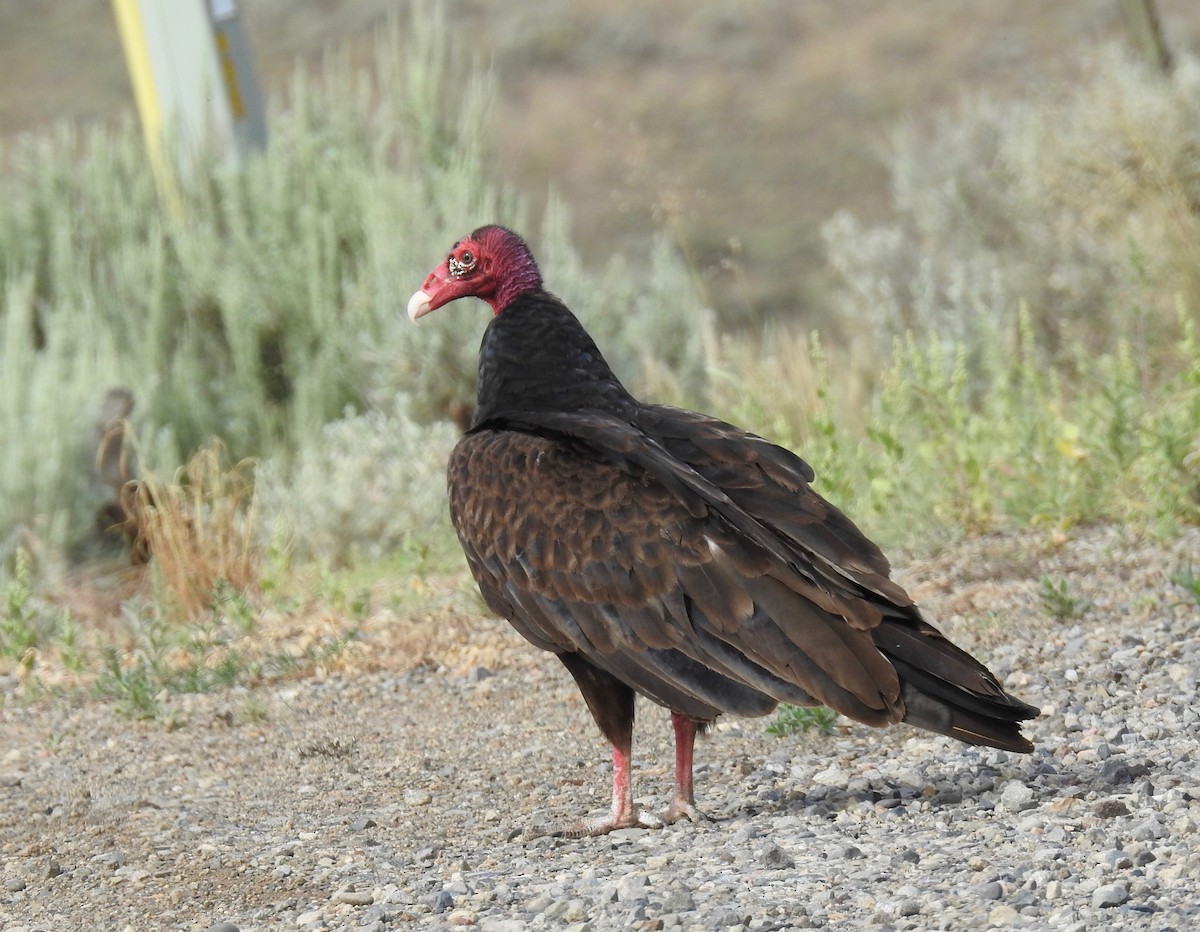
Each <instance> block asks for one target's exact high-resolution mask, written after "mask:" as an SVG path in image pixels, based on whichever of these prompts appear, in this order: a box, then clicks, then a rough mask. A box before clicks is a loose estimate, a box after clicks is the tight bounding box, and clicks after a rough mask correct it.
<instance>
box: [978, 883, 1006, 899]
mask: <svg viewBox="0 0 1200 932" xmlns="http://www.w3.org/2000/svg"><path fill="white" fill-rule="evenodd" d="M975 895H976V896H978V897H979V898H980V899H981V900H998V899H1000V897H1002V896H1004V887H1002V886H1001V885H1000V884H999V883H998V882H997V881H995V880H993V881H990V882H989V883H981V884H979V885H978V886H977V887H975Z"/></svg>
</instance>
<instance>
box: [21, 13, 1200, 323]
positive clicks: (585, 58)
mask: <svg viewBox="0 0 1200 932" xmlns="http://www.w3.org/2000/svg"><path fill="white" fill-rule="evenodd" d="M406 2H407V0H320V2H312V3H295V2H293V0H241V4H240V6H241V8H242V11H243V14H244V16H245V17H246V20H247V25H248V28H249V30H250V32H251V37H252V41H253V45H254V50H255V53H256V55H257V58H258V63H259V67H260V71H261V74H262V78H263V82H264V84H265V85H266V87H267V89H268V91H269V92H270V93H273V94H280V93H286V88H287V82H288V79H289V76H290V75H291V73H292V71H293V69H294V67H295V66H296V63H297V61H299V62H300V63H301V65H302V66H303V67H316V65H317V64H318V63H319V61H320V59H321V55H322V51H323V49H325V48H326V47H327V46H328V45H329V44H330V43H331V42H333V41H335V40H336V41H342V42H349V43H350V45H351V47H352V48H359V47H360V46H361V54H362V56H363V57H364V58H365V57H366V56H367V55H368V53H369V46H370V34H371V32H372V29H373V28H374V27H375V26H376V25H377V24H378V23H379V22H380V21H381V20H382V19H383V18H385V17H386V15H387V13H388V11H389V9H391V8H393V7H396V6H399V5H402V4H404V3H406ZM1159 9H1160V13H1161V16H1162V19H1163V24H1164V28H1165V31H1166V34H1167V38H1168V41H1169V42H1170V43H1172V44H1173V45H1174V46H1175V47H1177V48H1196V47H1197V46H1200V4H1196V3H1195V2H1194V0H1160V2H1159ZM451 11H452V19H453V20H454V21H456V22H457V23H458V24H459V26H458V27H457V28H458V29H460V30H461V31H462V32H463V33H466V34H467V35H468V36H469V44H470V45H472V46H473V47H474V48H476V49H477V50H478V53H479V55H480V57H481V58H482V60H484V61H490V62H492V63H493V67H494V70H495V73H496V77H497V88H498V96H499V99H498V101H497V106H496V107H495V110H494V123H495V125H494V127H493V132H494V136H495V142H496V150H497V152H498V153H499V155H500V162H501V164H500V165H499V173H500V175H501V177H503V178H504V179H506V180H507V181H509V182H510V183H511V184H513V185H514V186H515V187H516V188H518V189H519V190H521V191H523V192H525V193H526V194H527V195H528V196H529V197H530V198H531V199H532V202H533V203H534V204H535V205H536V204H538V203H539V202H540V201H541V200H542V199H544V197H545V196H546V192H547V190H548V189H554V190H556V191H558V192H559V193H561V194H562V195H563V197H564V198H565V200H566V201H567V203H568V204H569V205H570V206H571V210H572V216H573V226H574V231H573V232H574V235H575V240H576V242H578V243H579V244H580V246H581V248H582V251H583V252H584V254H585V255H587V256H588V257H589V259H590V260H592V261H594V262H596V264H599V263H600V262H601V261H602V260H604V259H607V258H608V257H609V256H610V255H612V254H613V253H625V254H626V255H631V256H632V255H637V254H639V253H641V252H643V251H644V249H645V246H646V242H647V232H648V231H649V230H650V229H662V228H664V227H667V228H669V229H670V230H671V231H672V233H673V234H674V236H675V237H676V239H677V241H678V243H679V245H680V247H681V248H682V249H683V251H684V252H685V254H686V256H687V258H688V260H689V262H690V263H691V264H692V265H693V267H694V268H696V269H698V270H699V271H700V272H701V273H702V276H703V279H704V281H705V283H706V286H707V289H708V291H709V294H710V297H711V299H712V300H713V302H714V303H715V304H716V306H717V307H718V308H719V309H720V310H721V311H722V313H723V316H724V317H725V318H726V319H727V320H732V321H736V320H739V319H754V318H757V317H758V316H759V315H760V314H761V313H763V312H768V313H770V312H776V313H779V312H785V313H786V312H795V311H796V310H798V309H803V308H805V307H806V306H808V307H809V308H810V309H811V307H812V306H813V305H821V304H824V302H823V301H821V300H806V298H808V299H812V298H815V297H817V296H818V295H819V294H820V293H821V292H822V291H823V288H824V278H823V271H822V269H823V262H822V247H821V239H820V226H821V224H822V223H823V222H824V221H825V220H827V219H828V218H829V216H830V215H832V214H833V213H834V212H835V211H836V210H838V209H839V208H843V207H844V208H848V209H850V210H851V211H853V213H854V214H855V215H856V216H858V217H860V218H862V219H863V220H865V221H867V222H871V221H873V220H877V219H879V218H881V217H882V216H883V215H884V213H885V211H886V205H887V202H888V192H887V190H886V185H887V176H886V172H885V170H884V167H883V163H882V159H881V150H882V149H883V148H884V147H885V146H886V145H887V140H888V136H889V134H890V132H891V131H892V129H893V128H894V127H895V126H896V125H897V124H899V123H909V124H912V125H915V126H916V127H918V129H920V128H923V127H925V126H928V125H931V123H932V118H933V116H934V114H935V113H937V112H939V111H943V110H945V109H946V108H953V107H954V106H955V105H956V104H957V103H958V102H959V101H961V100H963V99H970V98H971V97H973V96H978V95H981V94H982V95H987V96H990V97H1001V98H1003V97H1005V96H1008V95H1009V94H1013V93H1016V92H1018V91H1025V90H1028V89H1029V88H1030V86H1033V87H1037V86H1038V85H1040V84H1043V83H1052V82H1059V81H1070V80H1071V79H1072V77H1073V76H1074V75H1075V74H1076V73H1077V68H1078V64H1079V62H1080V60H1081V58H1082V57H1083V56H1085V55H1086V54H1087V53H1088V52H1089V51H1090V50H1092V49H1095V48H1096V47H1098V46H1100V45H1103V44H1105V43H1107V42H1111V41H1119V42H1122V41H1125V33H1124V23H1123V20H1122V18H1121V13H1120V6H1119V2H1118V0H1073V2H1066V3H1056V4H1046V3H1042V2H1037V0H1018V2H1010V3H1003V4H1000V3H991V4H978V3H975V4H969V3H962V2H960V0H924V2H922V3H919V4H913V3H905V2H901V0H859V2H856V3H853V4H847V3H843V2H838V0H809V2H805V3H796V2H794V0H764V2H760V3H754V4H748V3H743V2H741V0H660V2H658V3H655V4H645V3H643V2H641V0H608V2H605V3H603V4H601V3H596V2H587V0H584V2H579V0H540V2H538V3H536V4H524V5H508V4H503V5H502V4H492V3H487V2H484V0H457V2H452V3H451ZM0 59H2V60H3V61H4V62H5V64H6V69H5V70H6V79H5V81H4V82H3V83H0V133H2V134H4V135H12V134H14V133H19V132H21V131H23V130H30V129H34V128H36V127H39V126H42V125H44V124H46V123H47V122H51V121H54V120H57V119H60V118H66V119H73V120H92V119H108V118H110V117H111V116H112V115H114V114H116V113H118V112H120V111H122V110H123V109H127V108H130V107H131V102H130V90H129V85H128V80H127V78H126V75H125V70H124V63H123V61H122V59H121V55H120V50H119V44H118V40H117V35H116V29H115V25H114V23H113V18H112V13H111V5H110V3H109V2H108V0H54V2H50V0H36V2H24V0H0ZM479 219H480V220H481V221H482V220H485V219H488V218H479ZM434 245H436V244H434Z"/></svg>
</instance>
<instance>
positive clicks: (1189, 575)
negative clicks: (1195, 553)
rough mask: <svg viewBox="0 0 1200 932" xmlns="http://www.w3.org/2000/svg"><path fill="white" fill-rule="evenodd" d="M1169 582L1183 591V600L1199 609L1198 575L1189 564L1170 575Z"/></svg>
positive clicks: (1199, 585) (1199, 582)
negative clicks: (1185, 599) (1188, 601)
mask: <svg viewBox="0 0 1200 932" xmlns="http://www.w3.org/2000/svg"><path fill="white" fill-rule="evenodd" d="M1171 582H1173V583H1174V584H1175V585H1176V586H1178V587H1179V588H1180V589H1182V590H1183V593H1184V597H1185V598H1187V599H1189V600H1190V601H1191V603H1192V604H1193V605H1195V606H1197V607H1198V608H1200V573H1197V572H1196V570H1195V568H1194V567H1193V566H1192V565H1191V564H1190V563H1189V564H1188V565H1187V566H1181V567H1180V568H1179V569H1177V570H1176V571H1175V572H1174V573H1172V574H1171Z"/></svg>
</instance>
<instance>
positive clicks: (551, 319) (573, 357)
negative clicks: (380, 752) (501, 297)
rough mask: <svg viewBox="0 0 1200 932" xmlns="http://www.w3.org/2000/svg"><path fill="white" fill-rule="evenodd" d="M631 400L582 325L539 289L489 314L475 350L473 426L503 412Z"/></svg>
mask: <svg viewBox="0 0 1200 932" xmlns="http://www.w3.org/2000/svg"><path fill="white" fill-rule="evenodd" d="M631 404H635V402H634V399H633V398H632V396H631V395H630V394H629V393H628V392H627V391H626V390H625V388H624V386H623V385H621V383H620V381H619V380H618V379H617V377H616V376H615V375H614V374H613V371H612V370H611V369H610V368H609V367H608V363H607V362H605V360H604V357H603V356H602V355H601V354H600V350H599V349H597V348H596V344H595V342H594V341H593V340H592V338H591V337H590V336H588V333H587V331H586V330H584V329H583V325H582V324H581V323H580V322H579V320H578V319H577V318H576V317H575V315H574V314H572V313H571V312H570V311H569V310H568V309H567V308H566V306H565V305H564V304H563V303H562V302H561V301H559V300H558V298H556V297H554V296H553V295H551V294H547V293H545V292H542V291H538V292H532V293H530V294H525V295H521V296H520V297H518V298H516V299H514V300H513V301H512V302H511V303H510V304H509V305H508V306H507V307H505V308H504V310H503V311H501V312H500V313H499V314H497V315H496V316H495V317H494V318H492V322H491V323H490V324H489V325H488V328H487V331H486V332H485V333H484V335H483V345H482V346H481V347H480V348H479V386H478V399H477V403H476V410H475V420H474V426H478V425H480V424H482V423H484V422H486V421H497V420H503V418H504V416H505V414H515V413H516V412H525V413H528V412H536V411H553V412H562V411H578V410H583V409H592V410H595V409H601V410H610V411H620V410H624V409H626V408H627V407H628V406H630V405H631Z"/></svg>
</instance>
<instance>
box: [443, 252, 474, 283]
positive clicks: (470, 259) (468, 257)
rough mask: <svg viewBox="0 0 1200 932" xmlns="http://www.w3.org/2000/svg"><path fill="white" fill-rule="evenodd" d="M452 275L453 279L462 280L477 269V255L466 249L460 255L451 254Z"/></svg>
mask: <svg viewBox="0 0 1200 932" xmlns="http://www.w3.org/2000/svg"><path fill="white" fill-rule="evenodd" d="M449 264H450V275H451V276H452V277H453V278H462V277H463V276H464V275H466V274H467V273H468V272H469V271H471V269H473V268H475V254H474V253H473V252H471V250H469V249H464V250H463V251H462V253H461V254H460V255H457V256H456V255H454V253H451V254H450V263H449Z"/></svg>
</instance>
